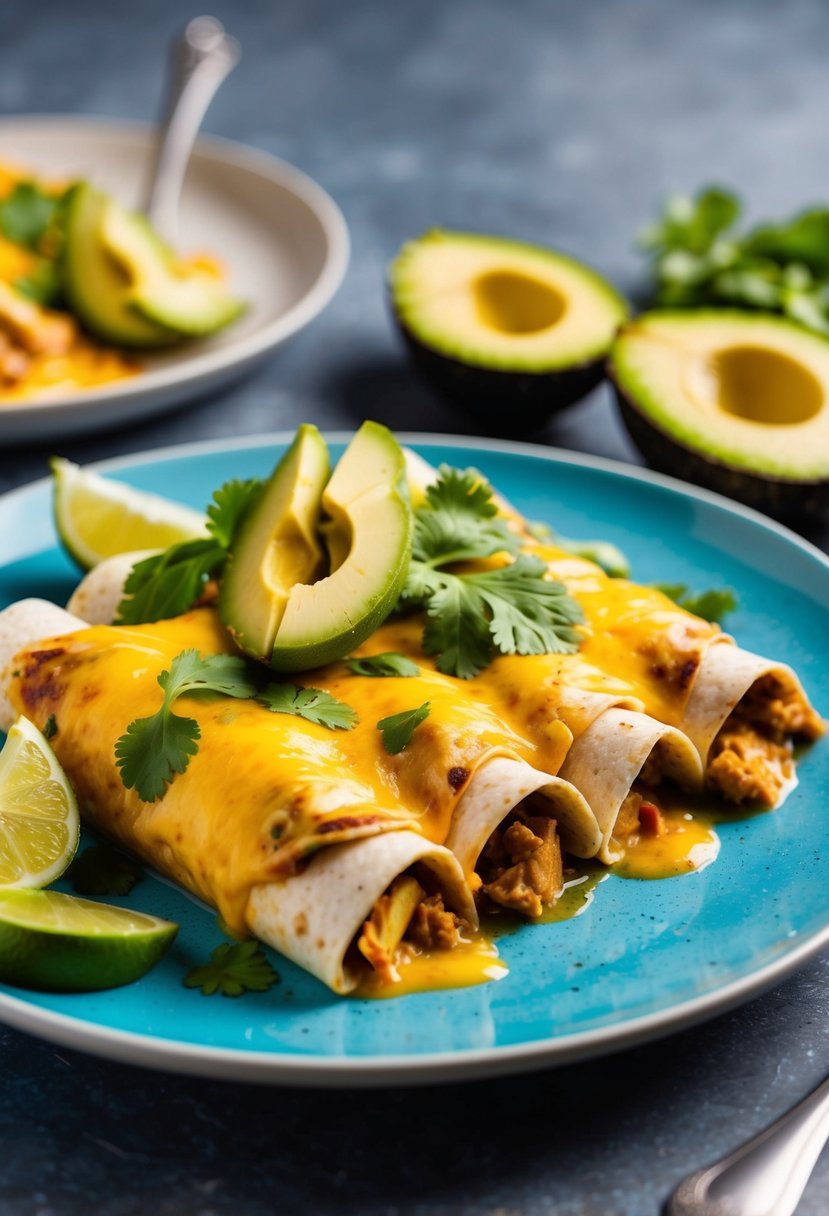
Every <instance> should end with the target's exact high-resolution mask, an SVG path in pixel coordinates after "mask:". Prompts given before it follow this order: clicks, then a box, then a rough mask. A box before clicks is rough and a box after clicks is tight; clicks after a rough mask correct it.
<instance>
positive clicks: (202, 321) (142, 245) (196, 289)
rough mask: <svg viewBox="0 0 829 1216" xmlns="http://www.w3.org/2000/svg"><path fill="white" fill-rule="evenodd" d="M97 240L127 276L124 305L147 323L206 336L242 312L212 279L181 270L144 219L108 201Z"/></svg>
mask: <svg viewBox="0 0 829 1216" xmlns="http://www.w3.org/2000/svg"><path fill="white" fill-rule="evenodd" d="M101 240H102V242H103V245H104V248H105V249H106V251H107V252H108V253H109V255H110V257H111V258H112V259H113V260H114V261H116V262H117V263H119V264H120V266H121V268H122V270H123V272H124V274H125V275H126V276H127V280H128V283H129V286H128V290H127V306H128V307H129V308H131V309H132V311H133V312H135V313H137V314H138V315H139V316H140V317H143V318H144V320H146V321H148V322H150V323H151V324H155V325H159V326H163V327H166V328H168V329H171V330H174V331H175V332H176V333H177V334H181V335H182V336H183V337H191V338H197V337H206V336H207V335H208V334H212V333H215V332H216V330H218V329H222V328H223V327H224V326H225V325H228V324H229V323H230V322H231V321H233V320H235V319H236V317H238V316H239V314H240V313H241V312H242V311H243V309H244V305H243V304H242V302H241V301H240V300H236V299H234V298H233V297H232V296H230V295H228V293H227V291H226V290H225V288H224V286H223V284H222V283H221V282H219V280H218V279H216V278H214V277H213V275H210V274H207V272H206V271H203V270H193V269H191V268H187V269H185V270H179V269H178V268H177V265H176V259H175V255H174V254H173V252H172V250H170V249H168V248H167V246H166V245H165V244H164V243H163V242H162V241H161V240H160V239H159V237H158V236H156V234H155V233H154V232H153V230H152V228H151V227H150V225H149V223H148V221H147V220H146V218H145V217H144V216H142V215H138V214H134V213H131V212H129V211H125V210H124V208H123V207H119V206H118V204H117V203H116V202H114V201H113V200H111V199H110V200H109V202H108V205H107V207H106V208H105V209H104V212H103V216H102V223H101Z"/></svg>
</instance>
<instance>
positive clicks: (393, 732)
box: [377, 701, 431, 756]
mask: <svg viewBox="0 0 829 1216" xmlns="http://www.w3.org/2000/svg"><path fill="white" fill-rule="evenodd" d="M430 710H431V706H430V704H429V702H428V701H424V702H423V704H422V705H418V707H417V709H404V710H401V712H400V713H399V714H391V715H390V716H389V717H388V718H381V719H380V721H379V722H378V723H377V729H378V730H379V731H380V734H381V736H382V738H383V747H384V748H385V749H386V751H387V752H388V753H389V755H390V756H396V755H397V754H398V752H402V751H403V748H404V747H408V745H409V744H410V743H411V741H412V735H413V734H414V733H415V731H416V729H417V728H418V726H420V724H421V722H425V721H426V719H427V718H428V717H429V713H430Z"/></svg>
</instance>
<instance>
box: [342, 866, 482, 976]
mask: <svg viewBox="0 0 829 1216" xmlns="http://www.w3.org/2000/svg"><path fill="white" fill-rule="evenodd" d="M419 879H423V880H424V881H428V878H427V876H425V875H424V874H419V875H418V876H417V877H416V876H415V875H414V874H402V875H401V876H400V877H399V878H396V879H395V881H394V882H393V883H392V884H391V886H390V887H389V889H388V890H387V891H386V892H385V893H384V894H383V895H381V896H380V898H379V899H378V900H377V903H376V904H375V905H374V907H373V908H372V910H371V915H370V916H369V918H368V920H367V921H365V923H364V924H363V928H362V932H361V934H360V937H359V938H358V940H357V949H358V950H359V952H360V954H361V955H362V956H363V958H364V959H366V961H367V962H368V963H369V964H370V965H371V967H372V968H373V970H374V971H376V972H377V973H378V975H379V976H380V977H381V979H382V980H383V982H384V983H389V984H394V983H397V981H398V980H399V979H400V973H399V971H398V969H397V968H398V965H399V964H400V963H401V962H403V961H404V960H405V959H406V958H407V957H408V958H411V957H412V956H413V955H415V954H417V953H431V952H432V951H434V950H452V949H454V947H455V946H457V945H458V944H459V942H460V941H461V940H462V937H463V934H464V932H465V931H466V932H468V931H469V925H468V924H467V923H466V921H465V920H464V919H463V918H462V917H460V916H458V915H456V913H454V912H451V911H450V910H449V909H448V908H447V907H446V906H445V904H444V902H443V896H442V894H441V893H440V892H433V893H432V894H428V893H427V891H426V889H425V888H424V887H423V886H422V885H421V882H420V881H419Z"/></svg>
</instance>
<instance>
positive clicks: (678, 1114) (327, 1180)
mask: <svg viewBox="0 0 829 1216" xmlns="http://www.w3.org/2000/svg"><path fill="white" fill-rule="evenodd" d="M11 7H12V6H10V5H9V6H6V11H5V12H4V14H3V21H2V36H1V37H0V111H2V112H5V113H7V114H14V113H25V112H33V111H37V112H55V113H57V112H65V111H68V112H80V113H91V114H109V115H115V116H121V117H130V118H132V117H138V118H147V117H151V116H152V115H153V114H154V113H155V112H156V111H157V108H158V95H159V82H160V69H161V64H162V60H163V54H164V46H165V42H166V39H167V37H168V35H169V34H170V33H171V32H173V31H174V30H176V29H177V28H178V27H180V26H181V25H183V24H184V22H185V21H186V20H187V19H188V18H189V17H191V16H194V15H196V12H197V10H196V9H194V8H192V7H191V6H190V4H188V3H186V2H183V0H164V2H163V3H162V2H160V0H139V2H138V3H135V4H132V5H130V6H127V5H114V4H103V3H101V4H96V3H94V2H92V0H74V2H73V3H72V4H69V3H66V2H65V0H63V2H62V0H52V3H44V2H42V0H30V2H27V3H19V4H16V5H15V6H14V10H13V11H10V10H11ZM213 11H214V12H215V14H216V15H217V16H218V17H220V18H221V19H222V20H223V21H224V23H225V25H226V26H227V27H228V28H229V29H230V30H231V31H232V32H233V33H235V34H236V35H237V36H238V37H239V38H240V40H241V42H242V44H243V47H244V60H243V64H242V66H240V68H239V69H238V70H237V71H236V73H234V75H233V76H231V78H230V79H229V80H228V82H227V83H226V85H225V86H224V87H223V89H222V91H221V93H220V94H219V96H218V98H217V99H216V101H215V102H214V105H213V107H212V108H211V111H210V114H209V116H208V122H207V124H206V125H207V128H208V129H209V130H210V131H213V132H215V133H218V134H222V135H226V136H229V137H231V138H235V139H240V140H243V141H245V142H247V143H251V144H254V145H257V146H259V147H261V148H265V149H267V150H268V151H271V152H274V153H276V154H277V155H279V156H281V157H283V158H284V159H286V160H288V161H291V162H293V163H294V164H296V165H298V166H299V167H300V168H302V169H304V170H305V171H306V172H307V173H309V174H310V175H311V176H312V177H315V178H316V179H317V180H319V181H320V182H321V183H322V184H323V185H324V186H325V187H326V188H327V189H328V190H329V191H330V192H331V193H332V194H333V195H334V197H335V198H336V199H337V201H338V202H339V203H340V205H341V207H342V208H343V211H344V212H345V216H346V219H347V221H348V224H349V227H350V229H351V235H352V241H353V254H352V265H351V268H350V270H349V273H348V276H347V278H346V281H345V284H344V286H343V288H342V290H341V291H340V293H339V295H338V296H337V298H336V299H335V300H334V302H333V303H332V304H331V306H330V307H329V308H328V310H327V311H326V312H325V314H324V315H323V316H322V317H321V318H319V319H318V320H317V321H316V322H315V324H314V325H313V326H312V327H311V328H310V329H309V330H308V331H306V332H305V333H303V334H301V335H300V336H299V337H297V338H296V339H294V341H293V342H292V343H291V344H290V345H289V346H288V347H287V348H286V349H285V350H284V351H281V352H279V354H278V355H277V357H276V358H274V360H273V361H272V362H271V363H270V364H268V365H267V366H266V367H264V368H263V369H262V370H261V371H260V372H258V373H257V374H256V376H255V377H253V378H251V379H249V380H247V381H246V382H244V383H243V384H242V385H240V386H239V387H238V388H236V389H234V390H233V391H232V392H230V393H227V394H225V395H223V396H222V397H220V398H217V399H214V400H211V401H208V402H203V403H198V404H196V405H194V406H192V407H189V408H187V409H185V410H183V411H181V412H179V413H177V414H175V415H174V416H172V417H170V418H168V419H163V420H160V421H155V422H152V423H150V424H144V425H141V426H137V427H131V428H128V429H125V430H122V431H120V432H119V431H115V432H112V433H109V434H107V435H103V436H100V437H97V438H90V439H88V440H84V441H82V442H77V443H74V444H66V443H64V444H62V445H61V450H62V451H63V452H64V454H66V455H67V456H70V457H72V458H74V459H77V460H80V461H87V460H91V459H94V458H97V457H100V456H109V455H117V454H120V453H125V452H130V451H135V450H141V449H145V448H150V447H155V446H158V445H161V444H168V443H176V442H185V441H188V440H191V439H197V438H208V437H222V436H236V435H240V434H253V433H256V432H260V431H265V430H273V429H279V428H285V427H289V426H293V425H294V424H295V423H297V422H299V421H300V420H312V421H315V422H317V423H319V424H320V425H322V426H326V427H341V428H348V427H350V426H352V425H353V424H354V423H355V422H357V421H359V420H361V419H362V418H363V417H365V416H366V415H371V416H374V417H379V418H382V419H383V420H384V421H388V422H390V423H391V424H393V425H395V426H398V427H400V428H405V429H421V430H444V431H463V430H472V431H474V429H475V428H474V424H470V422H469V420H464V419H462V418H459V417H457V416H455V415H453V414H451V413H450V412H449V411H447V410H446V409H445V408H444V407H442V406H441V405H440V404H439V403H437V402H436V401H435V400H434V399H433V398H432V397H431V396H430V395H429V393H428V392H427V391H426V390H425V389H424V388H422V387H421V386H420V385H419V384H418V383H417V381H416V380H415V379H414V378H413V376H412V375H411V374H410V372H409V369H408V367H407V365H406V363H405V361H404V359H403V356H402V354H401V352H400V349H399V347H398V344H397V342H396V340H395V336H394V334H393V332H392V330H391V327H390V325H389V323H388V319H387V313H386V305H385V300H384V294H383V274H384V267H385V265H386V263H387V262H388V260H389V258H390V257H391V256H392V255H393V253H394V251H395V250H396V248H397V247H398V245H399V244H400V243H401V241H403V240H404V239H405V238H407V237H410V236H413V235H416V234H418V233H419V232H421V231H423V230H424V229H426V228H428V227H430V226H432V225H447V226H455V227H458V228H474V229H477V230H480V231H492V232H501V233H505V234H508V235H512V236H517V237H522V238H525V239H528V240H534V241H539V242H546V243H549V244H553V245H556V246H559V247H560V248H562V249H565V250H567V251H568V252H570V253H573V254H575V255H576V256H578V257H583V258H585V259H586V260H588V261H590V262H592V263H593V264H595V265H596V266H597V267H598V268H599V269H600V270H601V271H603V272H604V273H605V274H607V275H608V276H609V277H610V278H611V279H613V280H614V281H615V282H616V283H617V284H618V285H619V286H620V287H621V288H622V289H624V290H626V291H628V292H629V293H634V292H635V291H636V290H637V287H638V286H639V285H640V280H639V276H640V272H641V264H640V261H639V259H638V257H637V255H636V254H635V253H634V251H633V249H632V237H633V234H634V233H635V231H636V230H637V229H638V228H639V226H640V225H641V224H642V223H643V222H644V221H646V220H647V219H649V218H650V217H651V216H652V215H653V214H654V212H655V210H656V208H657V207H658V205H659V202H660V200H661V199H662V198H663V196H664V195H665V194H666V193H668V192H670V191H674V190H694V189H695V188H697V187H698V186H699V185H700V184H702V183H706V182H712V181H716V182H722V183H725V184H733V185H735V186H737V187H738V188H739V189H740V190H741V191H742V192H743V193H744V194H745V195H746V196H747V199H748V201H749V204H750V206H749V212H750V214H751V215H752V216H754V217H757V218H760V217H766V216H768V217H774V216H781V215H785V214H787V213H789V212H791V211H794V210H796V209H798V208H800V207H802V206H804V205H805V204H807V203H810V202H816V201H827V200H828V199H829V174H827V169H826V165H827V152H829V136H827V122H826V115H827V114H829V71H827V66H826V64H827V50H829V5H825V4H822V3H821V2H820V0H789V2H788V3H787V4H786V5H785V6H782V5H778V4H776V3H772V2H771V0H768V2H766V0H615V2H614V0H570V2H566V0H509V2H497V0H442V2H441V0H417V2H415V0H409V2H408V3H407V2H406V0H398V3H396V4H393V3H392V4H390V3H383V2H382V0H365V2H360V0H350V2H349V0H346V2H342V0H339V2H338V0H281V2H280V3H279V4H275V3H266V2H261V3H251V2H242V0H237V2H236V3H232V4H231V3H229V2H225V3H220V4H216V5H215V6H214V8H213ZM0 155H2V149H0ZM533 438H537V439H540V440H541V441H543V442H551V443H556V444H560V445H563V446H565V447H574V448H578V449H582V450H585V451H591V452H597V453H600V454H603V455H610V456H615V457H620V458H622V459H626V460H636V459H637V456H636V453H635V451H634V449H633V448H632V447H631V445H630V444H629V442H628V440H627V438H626V437H625V435H624V434H623V432H622V431H621V430H620V428H619V425H618V423H617V421H616V419H615V415H614V413H613V409H612V405H611V402H610V398H609V394H608V393H607V391H606V389H604V388H602V389H600V390H598V391H597V392H596V393H595V394H593V396H592V397H591V398H590V399H589V400H588V401H587V402H585V403H584V404H583V405H581V406H579V407H577V408H576V409H575V410H574V411H572V412H571V413H568V414H566V415H564V416H562V417H561V418H560V419H558V420H556V421H555V422H554V423H553V424H551V425H550V426H549V427H548V428H546V429H545V430H543V431H542V432H540V433H537V434H536V435H534V436H533ZM50 451H51V448H50V447H48V446H47V447H44V448H42V449H40V448H35V447H29V448H26V449H15V450H7V451H3V452H2V453H0V489H5V488H9V487H11V486H13V485H16V484H19V483H21V482H23V481H27V480H29V479H31V478H32V477H35V476H39V475H41V474H42V473H44V472H45V470H46V458H47V456H48V455H49V454H50ZM804 530H806V531H807V533H809V534H810V535H812V536H813V537H814V538H816V539H819V540H824V541H825V540H826V537H827V534H826V530H825V528H824V529H821V528H820V526H819V525H815V524H812V525H811V526H809V527H806V526H804ZM815 813H816V814H823V813H825V808H821V807H816V808H815ZM827 979H829V959H827V957H826V956H825V955H824V956H823V957H821V958H820V959H819V960H818V961H817V962H815V963H814V964H812V965H811V966H810V967H807V968H806V969H804V970H803V971H802V972H800V973H799V975H797V976H796V977H794V978H793V979H791V980H789V981H788V982H787V983H785V984H784V985H782V986H781V987H779V988H778V989H776V990H775V991H774V992H772V993H770V994H768V995H766V996H765V997H762V998H760V999H758V1000H756V1001H754V1002H753V1003H752V1004H750V1005H748V1006H747V1007H746V1008H744V1009H743V1010H741V1011H738V1012H736V1013H733V1014H730V1015H727V1016H724V1017H722V1018H720V1019H718V1020H717V1021H715V1022H712V1023H709V1024H708V1025H707V1026H705V1027H703V1028H700V1029H698V1030H693V1031H689V1032H687V1033H685V1034H683V1035H680V1036H676V1037H674V1038H672V1039H669V1040H666V1041H665V1042H663V1043H659V1044H656V1045H654V1046H651V1047H648V1048H642V1049H639V1050H637V1051H634V1052H630V1053H627V1054H626V1055H624V1056H617V1057H612V1058H610V1059H608V1060H604V1061H599V1062H596V1063H593V1064H588V1065H582V1066H578V1067H571V1068H568V1069H565V1070H563V1071H560V1072H557V1073H549V1072H548V1073H541V1074H538V1075H535V1076H530V1077H523V1078H518V1079H515V1080H507V1081H498V1082H488V1083H478V1084H474V1085H466V1086H462V1087H458V1088H447V1089H430V1090H415V1091H403V1090H397V1091H391V1092H389V1093H364V1094H340V1093H338V1094H333V1095H331V1094H328V1095H325V1094H315V1093H300V1092H296V1091H284V1090H283V1091H279V1090H275V1091H269V1090H259V1089H255V1088H246V1087H236V1086H232V1085H228V1084H219V1083H209V1082H200V1081H196V1080H185V1079H181V1078H177V1077H172V1076H164V1075H161V1074H155V1073H145V1072H139V1071H136V1070H132V1069H127V1068H122V1067H118V1066H115V1065H112V1064H106V1063H101V1062H98V1061H95V1060H93V1059H90V1058H87V1057H85V1056H82V1055H78V1054H75V1053H71V1052H68V1051H63V1050H61V1049H54V1048H52V1047H50V1046H48V1045H46V1044H40V1043H38V1042H35V1041H34V1040H30V1039H28V1038H27V1037H25V1036H23V1035H20V1034H17V1033H14V1032H11V1031H5V1030H2V1029H0V1078H2V1084H0V1143H2V1145H3V1152H2V1155H1V1156H0V1216H88V1214H89V1213H92V1212H94V1213H96V1214H99V1216H144V1214H146V1213H148V1212H156V1213H158V1216H185V1214H187V1216H220V1214H221V1216H224V1214H225V1213H234V1214H235V1216H236V1214H238V1216H265V1214H266V1213H272V1212H278V1213H280V1216H287V1214H289V1213H294V1212H296V1213H303V1214H307V1216H316V1214H317V1213H320V1214H321V1213H329V1212H335V1211H336V1212H340V1213H354V1214H355V1216H356V1214H357V1213H359V1214H361V1216H362V1214H371V1216H375V1214H376V1216H381V1214H383V1216H398V1214H400V1216H427V1214H428V1216H448V1214H449V1213H464V1214H466V1213H469V1214H470V1216H471V1214H472V1213H475V1214H477V1213H486V1214H488V1216H547V1214H550V1213H555V1214H556V1216H650V1214H651V1213H654V1214H655V1213H656V1212H657V1211H658V1209H659V1204H660V1203H661V1201H662V1200H663V1198H664V1197H665V1195H666V1194H667V1193H668V1192H669V1190H670V1189H671V1187H672V1186H673V1185H674V1184H675V1183H676V1182H677V1181H678V1180H679V1178H681V1177H682V1176H683V1174H685V1173H687V1172H688V1171H689V1170H690V1169H692V1168H696V1167H697V1166H699V1165H700V1164H702V1163H704V1162H706V1161H707V1160H708V1159H710V1158H712V1157H715V1156H717V1155H719V1154H721V1153H722V1152H723V1151H725V1150H726V1149H727V1148H729V1147H732V1146H734V1145H735V1144H737V1143H738V1142H739V1141H740V1140H741V1139H742V1138H744V1137H745V1136H746V1135H748V1134H749V1133H751V1132H753V1131H755V1130H757V1129H758V1128H759V1127H761V1126H762V1125H763V1124H764V1123H765V1122H767V1121H769V1120H770V1119H771V1118H772V1117H774V1116H775V1115H777V1114H779V1113H780V1112H781V1111H782V1110H783V1109H784V1108H785V1107H786V1106H787V1105H789V1104H790V1103H791V1102H793V1101H794V1100H795V1099H796V1098H797V1097H799V1096H800V1094H801V1093H802V1092H803V1091H804V1090H805V1089H807V1088H808V1087H809V1086H810V1085H812V1084H813V1083H815V1082H816V1081H817V1080H818V1079H820V1077H821V1076H822V1074H823V1070H824V1068H825V1067H826V1063H827V1060H829V1021H827V1014H828V1013H829V999H828V998H827V995H826V987H827ZM827 1209H829V1160H827V1161H826V1162H825V1163H824V1164H823V1165H821V1166H819V1167H818V1170H817V1172H816V1174H815V1176H814V1178H813V1180H812V1183H811V1184H810V1187H809V1189H808V1190H807V1193H806V1196H805V1197H804V1200H803V1202H802V1205H801V1208H800V1212H801V1213H802V1216H824V1213H825V1212H826V1211H827Z"/></svg>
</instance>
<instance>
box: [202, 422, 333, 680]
mask: <svg viewBox="0 0 829 1216" xmlns="http://www.w3.org/2000/svg"><path fill="white" fill-rule="evenodd" d="M328 474H329V462H328V448H327V446H326V443H325V440H324V439H323V437H322V435H320V433H319V431H318V430H317V428H316V427H315V426H310V425H303V426H301V427H300V428H299V430H298V431H297V434H296V437H295V438H294V441H293V443H292V444H291V446H290V448H289V449H288V451H287V452H286V453H285V455H284V456H283V457H282V459H281V460H280V462H279V464H278V465H277V466H276V468H275V469H274V471H273V473H272V474H271V476H270V479H269V480H268V483H267V485H266V486H265V488H264V490H263V492H262V496H261V498H259V500H258V501H257V503H256V505H255V506H254V507H253V509H252V511H251V513H250V515H249V516H248V517H247V519H246V520H245V521H244V522H243V524H242V526H241V528H240V531H239V534H238V536H236V537H234V538H233V543H232V545H231V549H230V553H229V555H228V559H227V562H226V564H225V569H224V573H223V576H222V584H221V590H220V592H219V615H220V616H221V619H222V621H223V623H224V624H225V625H226V627H227V628H228V630H229V631H230V633H231V634H232V635H233V637H234V639H235V641H236V644H237V645H238V646H239V647H240V648H241V649H242V650H244V651H245V652H246V653H248V654H250V655H252V656H253V657H254V658H256V659H261V660H264V661H265V662H268V661H269V658H270V654H271V651H272V649H273V644H274V639H275V638H276V634H277V630H278V628H279V625H280V622H281V621H282V618H283V615H284V612H285V609H286V607H287V604H288V600H289V597H290V595H291V592H292V589H293V588H294V587H295V586H296V584H297V583H311V582H312V581H313V580H314V578H316V577H318V576H319V574H320V573H321V572H322V570H323V567H324V558H323V551H322V548H321V546H320V543H319V541H318V539H317V520H318V517H319V511H320V502H321V498H322V492H323V489H324V487H325V483H326V481H327V480H328Z"/></svg>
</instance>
